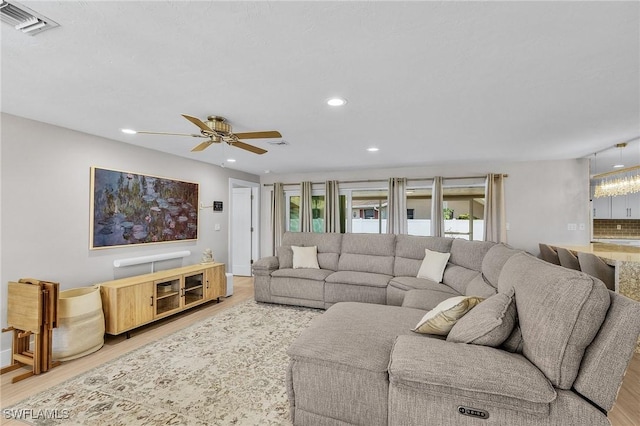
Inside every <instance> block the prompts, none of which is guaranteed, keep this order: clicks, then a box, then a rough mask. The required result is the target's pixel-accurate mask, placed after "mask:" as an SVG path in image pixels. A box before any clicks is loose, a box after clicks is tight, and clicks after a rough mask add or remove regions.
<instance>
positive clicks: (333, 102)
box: [327, 98, 347, 106]
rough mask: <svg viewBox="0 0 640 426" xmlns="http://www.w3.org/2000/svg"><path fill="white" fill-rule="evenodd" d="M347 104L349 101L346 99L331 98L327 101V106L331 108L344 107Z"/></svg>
mask: <svg viewBox="0 0 640 426" xmlns="http://www.w3.org/2000/svg"><path fill="white" fill-rule="evenodd" d="M346 103H347V100H346V99H344V98H331V99H329V100H327V105H329V106H343V105H344V104H346Z"/></svg>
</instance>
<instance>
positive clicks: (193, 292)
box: [184, 271, 205, 306]
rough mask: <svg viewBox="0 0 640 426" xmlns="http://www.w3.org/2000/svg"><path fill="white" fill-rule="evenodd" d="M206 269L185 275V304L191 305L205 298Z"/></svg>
mask: <svg viewBox="0 0 640 426" xmlns="http://www.w3.org/2000/svg"><path fill="white" fill-rule="evenodd" d="M204 283H205V276H204V271H201V272H197V273H195V274H191V275H185V276H184V305H185V306H189V305H191V304H193V303H198V302H201V301H203V300H204V286H203V284H204Z"/></svg>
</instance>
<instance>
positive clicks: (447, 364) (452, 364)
mask: <svg viewBox="0 0 640 426" xmlns="http://www.w3.org/2000/svg"><path fill="white" fill-rule="evenodd" d="M389 381H390V382H391V386H392V387H394V386H396V387H405V388H409V389H414V390H415V391H417V392H421V393H425V392H426V393H430V394H439V395H450V396H451V397H458V398H468V399H470V400H473V401H477V404H478V405H480V406H494V407H501V408H506V409H511V410H515V411H518V412H520V413H528V414H533V415H539V416H547V415H548V414H549V404H550V403H551V402H552V401H553V400H555V398H556V392H555V390H554V389H553V386H551V383H549V380H547V378H546V377H545V376H544V374H542V373H541V372H540V370H538V369H537V368H536V367H535V366H534V365H533V364H531V362H529V361H528V360H527V359H526V358H525V357H523V356H522V355H519V354H511V353H508V352H504V351H501V350H498V349H495V348H490V347H487V346H477V345H466V344H463V343H451V342H446V341H442V340H437V339H429V340H425V339H423V338H421V336H415V335H414V336H406V335H405V336H398V338H397V340H396V342H395V344H394V346H393V350H392V352H391V359H390V362H389Z"/></svg>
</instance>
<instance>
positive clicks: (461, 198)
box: [285, 178, 485, 240]
mask: <svg viewBox="0 0 640 426" xmlns="http://www.w3.org/2000/svg"><path fill="white" fill-rule="evenodd" d="M416 185H420V186H417V187H411V188H408V189H407V191H406V195H407V229H408V234H409V235H422V236H426V235H431V204H432V200H431V197H432V189H431V186H430V185H429V183H428V181H422V182H416ZM427 185H429V186H428V187H427ZM387 192H388V191H387V189H386V188H379V189H375V188H370V189H359V188H358V189H355V188H354V189H344V188H343V189H341V190H340V232H342V233H344V232H354V233H375V234H379V233H384V232H386V230H387ZM285 195H286V199H287V202H286V208H287V212H286V215H287V218H288V220H287V230H288V231H293V232H300V191H286V193H285ZM484 202H485V199H484V179H481V180H478V179H475V178H474V179H473V180H471V179H465V180H460V179H449V180H447V179H445V182H444V185H443V216H444V229H445V236H447V237H453V238H464V239H467V240H482V239H483V232H484ZM311 208H312V216H313V219H312V228H313V232H324V230H325V224H324V214H325V208H326V204H325V196H324V190H314V191H313V193H312V197H311ZM347 212H349V213H347ZM348 217H350V220H347V218H348Z"/></svg>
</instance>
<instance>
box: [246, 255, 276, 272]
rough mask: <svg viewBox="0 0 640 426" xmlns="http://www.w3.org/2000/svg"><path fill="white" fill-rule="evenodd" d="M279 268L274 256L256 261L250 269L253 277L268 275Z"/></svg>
mask: <svg viewBox="0 0 640 426" xmlns="http://www.w3.org/2000/svg"><path fill="white" fill-rule="evenodd" d="M279 266H280V263H279V261H278V258H277V257H276V256H268V257H263V258H260V259H258V260H257V261H255V262H254V263H253V266H252V269H253V274H254V275H270V274H271V273H272V272H273V271H275V270H277V269H278V267H279Z"/></svg>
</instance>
